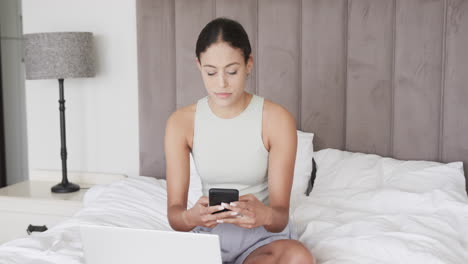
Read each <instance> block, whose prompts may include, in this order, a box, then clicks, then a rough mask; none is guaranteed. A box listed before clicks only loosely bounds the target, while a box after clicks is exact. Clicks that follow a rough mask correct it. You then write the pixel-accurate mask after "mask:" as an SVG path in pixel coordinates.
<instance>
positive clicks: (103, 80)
mask: <svg viewBox="0 0 468 264" xmlns="http://www.w3.org/2000/svg"><path fill="white" fill-rule="evenodd" d="M135 5H136V4H135V1H134V0H119V1H116V0H98V1H96V0H80V1H76V0H41V1H37V0H23V4H22V6H23V24H24V27H23V32H24V33H25V34H27V33H36V32H58V31H89V32H92V33H93V34H94V38H95V39H94V40H95V42H94V43H95V47H96V48H95V49H96V58H97V59H96V62H97V75H96V77H94V78H86V79H65V82H64V87H65V100H66V103H65V107H66V112H65V114H66V129H67V150H68V170H69V171H86V172H102V173H123V174H126V175H129V176H133V175H138V171H139V146H138V83H137V82H138V80H137V45H136V14H135V9H136V7H135ZM58 89H59V88H58V81H57V80H27V81H26V105H27V110H26V111H27V126H28V148H29V169H30V170H35V169H56V170H60V169H61V162H60V123H59V122H60V120H59V109H58V107H59V104H58V98H59V90H58Z"/></svg>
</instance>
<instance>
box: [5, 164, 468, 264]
mask: <svg viewBox="0 0 468 264" xmlns="http://www.w3.org/2000/svg"><path fill="white" fill-rule="evenodd" d="M378 166H382V164H380V165H378ZM325 167H326V166H322V168H325ZM333 168H335V169H336V168H339V166H337V165H336V164H335V165H333ZM325 171H326V170H325V169H323V170H322V172H325ZM327 175H329V177H326V178H324V177H322V178H320V179H319V178H317V180H316V186H314V191H313V192H312V193H311V196H310V197H305V196H304V197H303V198H302V199H299V200H298V201H297V203H296V204H293V205H292V207H291V217H292V219H293V222H294V224H295V227H296V229H297V232H298V234H299V238H300V240H301V241H302V242H303V243H304V244H305V245H306V246H307V247H308V248H309V249H310V250H311V252H312V253H313V254H314V256H315V257H316V259H317V260H318V263H326V264H341V263H359V264H365V263H421V264H423V263H424V264H429V263H453V264H455V263H456V264H466V263H468V199H467V197H466V195H463V194H462V193H461V192H459V191H453V190H452V188H448V187H447V188H445V187H444V188H433V187H431V188H430V189H429V187H430V186H427V185H424V184H422V186H423V188H422V189H421V188H419V187H418V188H413V189H412V187H411V184H412V182H411V181H409V182H410V183H411V184H410V185H409V186H406V185H404V184H403V185H398V184H399V180H398V179H399V178H398V177H399V176H398V175H399V174H398V173H393V174H391V176H392V177H390V176H389V177H390V178H388V177H387V178H386V179H385V181H386V182H387V183H386V184H382V182H380V183H379V184H378V186H377V187H376V188H375V186H374V187H373V188H354V187H353V186H351V185H346V184H345V186H339V187H340V188H331V187H333V186H334V187H336V186H338V185H340V184H344V183H345V182H346V181H339V184H338V183H332V182H331V181H334V178H333V173H329V174H327ZM362 175H366V174H365V173H362ZM389 175H390V174H389ZM322 176H323V175H322ZM369 177H370V176H369ZM418 177H422V176H421V175H419V176H418ZM414 179H415V180H416V181H418V180H419V178H416V177H415V178H414ZM354 180H359V181H361V180H362V182H361V185H360V186H365V182H366V179H365V177H364V178H362V179H361V178H359V179H356V178H355V179H354ZM381 180H382V179H380V181H381ZM406 180H407V177H406V178H405V182H407V181H406ZM433 181H434V182H436V181H437V179H434V180H433ZM449 181H450V180H449ZM349 184H352V183H351V182H349ZM458 185H459V183H457V186H458ZM379 186H380V187H379ZM396 186H398V188H397V187H396ZM405 186H406V187H405ZM443 186H446V185H443ZM425 188H426V189H425ZM198 196H199V193H191V194H190V195H189V197H190V201H189V205H191V204H192V203H193V201H195V198H196V197H198ZM84 202H85V207H84V208H83V209H82V210H81V211H80V212H79V213H78V214H76V215H75V216H74V217H73V218H71V219H70V220H67V221H65V222H62V223H61V224H59V225H57V226H55V227H53V228H51V229H50V230H48V231H47V232H44V233H39V234H36V235H34V236H33V237H29V238H25V239H18V240H14V241H11V242H8V243H6V244H4V245H2V246H0V263H18V264H19V263H21V264H26V263H34V264H41V263H84V258H83V252H82V248H81V242H80V237H79V231H78V226H79V225H80V224H99V225H111V226H121V227H133V228H145V229H158V230H170V229H171V228H170V226H169V224H168V222H167V218H166V188H165V181H164V180H156V179H154V178H148V177H131V178H128V179H125V180H122V181H120V182H116V183H113V184H111V185H108V186H96V187H94V188H92V189H91V190H89V191H88V192H87V194H86V197H85V201H84Z"/></svg>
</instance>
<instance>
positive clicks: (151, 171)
mask: <svg viewBox="0 0 468 264" xmlns="http://www.w3.org/2000/svg"><path fill="white" fill-rule="evenodd" d="M219 16H226V17H230V18H234V19H236V20H238V21H240V23H241V24H242V25H243V26H244V28H245V29H246V31H247V33H248V34H249V37H250V40H251V44H252V48H253V54H254V57H255V60H254V63H255V65H256V71H254V73H253V74H252V76H251V77H250V80H249V84H248V87H247V90H248V91H250V92H254V93H256V94H258V95H260V96H263V97H265V98H266V99H270V100H273V101H275V102H277V103H279V104H281V105H283V106H285V107H286V108H287V109H288V110H289V111H290V112H291V113H292V114H293V115H294V116H295V118H296V120H297V126H298V129H302V130H304V131H310V132H314V133H315V139H314V146H315V149H322V148H327V147H331V148H339V149H345V150H349V151H360V152H366V153H375V154H379V155H383V156H393V157H396V158H401V159H423V160H436V161H445V162H449V161H456V160H462V161H464V162H465V166H468V164H467V162H468V133H467V132H466V131H468V118H467V117H466V115H467V113H468V88H467V87H468V86H467V83H468V71H467V69H468V55H467V54H468V53H467V52H466V47H468V1H465V0H335V1H330V0H302V1H301V0H292V1H281V0H257V1H256V0H238V1H229V0H176V1H171V0H138V1H137V19H138V23H137V25H138V60H139V61H138V64H139V89H140V90H139V98H140V103H139V108H140V117H139V118H140V149H141V154H140V157H141V158H140V159H141V160H140V166H141V174H142V175H149V176H157V177H164V176H163V175H164V172H165V160H164V152H163V151H164V150H163V139H164V130H165V122H166V120H167V117H168V116H169V115H170V114H171V113H172V112H173V111H175V110H176V109H177V108H179V107H182V106H185V105H188V104H192V103H195V102H196V100H198V99H200V98H202V97H204V96H206V91H205V88H204V85H203V81H202V79H201V76H200V73H199V71H198V69H197V67H196V63H195V43H196V40H197V37H198V34H199V33H200V31H201V29H202V28H203V27H204V26H205V25H206V23H208V22H209V21H210V20H212V19H213V18H215V17H219ZM466 171H467V174H468V169H466Z"/></svg>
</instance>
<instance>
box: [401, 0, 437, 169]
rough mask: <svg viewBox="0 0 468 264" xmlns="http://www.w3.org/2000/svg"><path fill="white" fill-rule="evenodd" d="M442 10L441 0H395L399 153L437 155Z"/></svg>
mask: <svg viewBox="0 0 468 264" xmlns="http://www.w3.org/2000/svg"><path fill="white" fill-rule="evenodd" d="M444 15H445V13H444V1H443V0H439V1H427V0H397V5H396V36H395V40H396V44H395V45H396V46H395V51H396V54H395V100H394V103H395V107H394V109H395V112H394V119H393V120H394V130H393V131H394V135H393V144H394V145H393V155H394V156H395V157H398V158H401V159H424V160H436V159H437V158H438V156H439V147H438V144H437V142H438V141H439V129H438V127H439V124H440V91H441V82H442V68H443V67H442V48H443V47H442V45H443V36H444ZM408 146H411V147H408Z"/></svg>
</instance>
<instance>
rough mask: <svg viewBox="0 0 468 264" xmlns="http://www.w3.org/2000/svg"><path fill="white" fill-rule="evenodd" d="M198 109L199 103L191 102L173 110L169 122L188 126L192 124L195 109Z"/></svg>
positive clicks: (178, 125) (179, 125)
mask: <svg viewBox="0 0 468 264" xmlns="http://www.w3.org/2000/svg"><path fill="white" fill-rule="evenodd" d="M196 109H197V104H196V103H194V104H190V105H187V106H183V107H181V108H179V109H177V110H176V111H175V112H173V113H172V114H171V115H170V116H169V119H168V120H167V123H168V124H172V125H174V126H177V127H187V126H191V125H192V124H191V123H193V120H194V117H195V111H196Z"/></svg>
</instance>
